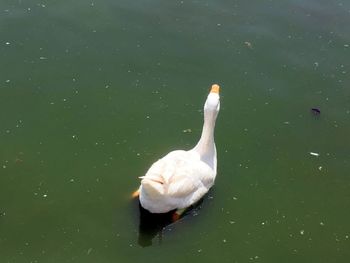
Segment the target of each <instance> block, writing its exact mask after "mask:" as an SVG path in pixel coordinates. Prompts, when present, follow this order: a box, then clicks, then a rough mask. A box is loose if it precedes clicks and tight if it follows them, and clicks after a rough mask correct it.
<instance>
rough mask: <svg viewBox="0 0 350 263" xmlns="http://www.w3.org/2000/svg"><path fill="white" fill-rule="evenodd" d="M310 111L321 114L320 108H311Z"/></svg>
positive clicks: (316, 114)
mask: <svg viewBox="0 0 350 263" xmlns="http://www.w3.org/2000/svg"><path fill="white" fill-rule="evenodd" d="M311 112H312V113H313V114H314V115H315V116H318V115H320V114H321V110H320V109H318V108H311Z"/></svg>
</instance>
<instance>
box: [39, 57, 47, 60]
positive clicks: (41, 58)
mask: <svg viewBox="0 0 350 263" xmlns="http://www.w3.org/2000/svg"><path fill="white" fill-rule="evenodd" d="M39 59H40V60H45V59H47V57H39Z"/></svg>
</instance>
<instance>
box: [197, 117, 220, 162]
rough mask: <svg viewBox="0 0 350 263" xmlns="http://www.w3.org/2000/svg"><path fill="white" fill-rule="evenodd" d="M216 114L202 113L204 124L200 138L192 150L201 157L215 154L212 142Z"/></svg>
mask: <svg viewBox="0 0 350 263" xmlns="http://www.w3.org/2000/svg"><path fill="white" fill-rule="evenodd" d="M215 121H216V114H215V113H214V112H205V113H204V125H203V130H202V135H201V138H200V139H199V141H198V143H197V145H196V146H195V147H194V150H195V151H196V152H198V153H199V155H200V156H201V157H205V156H208V155H213V154H215V143H214V128H215Z"/></svg>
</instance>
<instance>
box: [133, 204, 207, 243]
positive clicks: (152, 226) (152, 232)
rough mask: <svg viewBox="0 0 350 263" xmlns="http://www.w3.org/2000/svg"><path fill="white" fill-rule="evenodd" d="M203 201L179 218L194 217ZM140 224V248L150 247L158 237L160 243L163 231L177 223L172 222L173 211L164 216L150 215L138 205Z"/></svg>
mask: <svg viewBox="0 0 350 263" xmlns="http://www.w3.org/2000/svg"><path fill="white" fill-rule="evenodd" d="M202 202H203V200H200V201H199V202H198V203H197V204H196V205H195V206H193V207H190V208H189V209H188V210H187V211H186V212H185V213H184V214H183V215H182V217H181V219H180V220H182V218H184V217H189V216H191V215H192V216H195V215H197V214H198V211H199V209H200V208H201V204H202ZM139 212H140V222H139V236H138V244H139V245H140V246H142V247H148V246H152V244H153V241H154V239H155V237H156V236H157V237H158V244H161V243H162V239H163V231H164V230H165V229H166V228H167V227H168V226H170V225H172V224H176V223H177V222H178V221H176V222H174V221H173V214H174V212H175V211H170V212H168V213H164V214H152V213H150V212H148V211H147V210H146V209H144V208H142V206H141V205H140V204H139Z"/></svg>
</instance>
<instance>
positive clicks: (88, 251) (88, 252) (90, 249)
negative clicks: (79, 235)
mask: <svg viewBox="0 0 350 263" xmlns="http://www.w3.org/2000/svg"><path fill="white" fill-rule="evenodd" d="M91 251H92V248H91V247H90V248H89V249H88V250H87V252H86V254H87V255H90V253H91Z"/></svg>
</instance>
